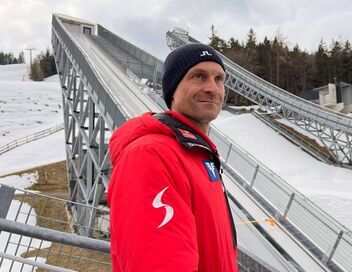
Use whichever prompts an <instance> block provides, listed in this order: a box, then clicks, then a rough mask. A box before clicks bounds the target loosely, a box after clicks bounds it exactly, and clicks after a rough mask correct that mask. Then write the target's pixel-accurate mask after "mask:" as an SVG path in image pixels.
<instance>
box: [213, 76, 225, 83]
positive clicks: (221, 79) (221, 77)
mask: <svg viewBox="0 0 352 272" xmlns="http://www.w3.org/2000/svg"><path fill="white" fill-rule="evenodd" d="M215 80H216V81H219V82H224V77H223V76H217V77H216V78H215Z"/></svg>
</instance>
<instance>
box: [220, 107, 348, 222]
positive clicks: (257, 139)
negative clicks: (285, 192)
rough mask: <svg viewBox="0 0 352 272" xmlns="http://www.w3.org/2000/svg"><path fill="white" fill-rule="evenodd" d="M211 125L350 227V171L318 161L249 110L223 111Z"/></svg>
mask: <svg viewBox="0 0 352 272" xmlns="http://www.w3.org/2000/svg"><path fill="white" fill-rule="evenodd" d="M214 125H215V126H216V127H217V128H218V129H220V130H222V131H223V132H224V133H225V134H226V135H227V136H229V137H230V138H232V139H233V140H234V141H235V142H236V143H237V144H238V145H240V146H241V147H242V148H244V149H245V150H246V151H248V152H249V153H250V154H252V155H253V156H254V157H255V158H257V159H258V160H259V161H261V162H262V163H263V164H264V165H266V166H267V167H268V168H269V169H271V170H272V171H273V172H275V173H277V174H278V175H279V176H281V177H282V178H283V179H284V180H285V181H287V182H288V183H289V184H290V185H292V186H293V187H294V188H296V189H297V190H298V191H300V192H301V193H302V194H304V195H306V196H307V197H309V198H310V199H311V200H312V201H313V202H315V203H316V204H317V205H318V206H319V207H320V208H322V209H323V210H325V211H326V212H328V213H329V214H330V215H331V216H332V217H334V218H336V219H337V220H338V221H339V222H340V223H342V224H345V225H346V226H347V227H348V228H349V229H352V171H351V170H348V169H344V168H340V167H335V166H330V165H327V164H324V163H322V162H319V161H317V160H316V159H314V158H313V157H311V156H310V155H308V154H307V153H305V152H303V151H302V150H301V149H300V148H299V147H297V146H295V145H293V144H292V143H291V142H289V141H288V140H286V139H285V138H284V137H282V136H280V135H279V134H278V133H276V132H275V131H274V130H272V129H270V128H269V127H267V126H266V125H265V124H264V123H262V122H260V121H259V120H258V119H257V118H255V117H254V116H252V115H251V114H242V115H235V116H234V115H232V114H231V113H229V112H225V111H224V112H222V113H221V114H220V116H219V118H218V119H217V120H216V121H214Z"/></svg>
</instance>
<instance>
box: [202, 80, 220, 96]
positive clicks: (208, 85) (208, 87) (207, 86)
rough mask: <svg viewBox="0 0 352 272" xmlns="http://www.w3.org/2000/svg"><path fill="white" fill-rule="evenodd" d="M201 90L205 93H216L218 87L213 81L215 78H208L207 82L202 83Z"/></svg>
mask: <svg viewBox="0 0 352 272" xmlns="http://www.w3.org/2000/svg"><path fill="white" fill-rule="evenodd" d="M203 89H204V91H205V92H209V93H216V92H217V91H218V89H219V86H218V84H217V82H216V81H215V78H208V80H206V81H205V82H204V86H203Z"/></svg>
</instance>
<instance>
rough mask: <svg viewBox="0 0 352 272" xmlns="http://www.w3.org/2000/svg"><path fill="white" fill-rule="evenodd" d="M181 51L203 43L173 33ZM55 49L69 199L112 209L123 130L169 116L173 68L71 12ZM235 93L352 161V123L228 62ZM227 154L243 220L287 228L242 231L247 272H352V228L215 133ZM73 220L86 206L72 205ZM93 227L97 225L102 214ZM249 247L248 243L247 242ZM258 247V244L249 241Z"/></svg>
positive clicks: (59, 20)
mask: <svg viewBox="0 0 352 272" xmlns="http://www.w3.org/2000/svg"><path fill="white" fill-rule="evenodd" d="M167 41H168V44H169V46H170V47H171V48H174V47H177V46H179V45H181V44H183V43H186V42H190V41H191V42H196V40H195V39H193V38H192V37H189V36H188V34H185V33H183V34H182V35H180V33H175V32H168V33H167ZM52 46H53V50H54V54H55V60H56V64H57V70H58V73H59V75H60V83H61V88H62V95H63V105H64V121H65V124H64V126H65V141H66V154H67V171H68V184H69V193H70V197H71V200H72V201H75V202H78V203H85V204H89V205H92V206H94V207H97V206H99V205H101V204H103V203H105V193H106V189H107V186H108V183H109V173H110V170H111V165H110V162H109V150H108V141H109V138H110V135H111V133H112V131H113V130H115V129H116V128H117V127H119V126H120V125H121V124H122V123H124V122H125V121H126V120H128V119H130V118H133V117H135V116H138V115H140V114H142V113H144V112H146V111H153V112H160V111H162V110H163V109H165V104H164V102H163V100H162V99H161V97H160V94H161V87H160V82H161V71H162V66H163V62H162V61H160V60H158V59H157V58H155V57H154V56H152V55H150V54H148V53H147V52H145V51H143V50H141V49H139V48H138V47H136V46H134V45H132V44H130V43H128V42H127V41H125V40H123V39H122V38H120V37H119V36H117V35H115V34H114V33H112V32H110V31H109V30H107V29H105V28H104V27H102V26H100V25H97V24H94V23H91V22H89V21H87V20H82V19H77V18H73V17H70V16H66V15H62V14H54V15H53V19H52ZM223 59H224V61H225V65H226V69H227V71H229V72H228V74H227V78H226V87H227V88H228V89H229V90H233V91H236V92H238V93H241V94H242V95H245V96H246V97H247V98H249V99H251V100H253V101H255V102H257V103H259V104H260V105H262V106H263V107H266V109H267V110H270V111H272V112H275V113H277V114H278V115H280V116H282V117H284V118H286V119H288V120H290V121H291V122H293V123H296V124H297V125H299V126H301V127H304V128H306V129H307V130H309V131H311V132H312V133H315V134H316V135H318V136H319V137H320V138H321V139H322V141H325V142H324V143H325V145H326V146H327V147H328V148H329V149H330V150H331V152H332V154H334V156H335V157H336V158H338V159H339V160H340V162H341V163H345V164H351V156H352V155H351V141H352V140H351V132H352V119H351V118H347V117H345V116H342V115H340V114H337V113H336V114H335V113H332V112H331V111H327V110H325V109H323V108H320V107H316V106H314V105H313V104H310V103H309V102H306V101H301V100H299V99H298V98H296V97H293V96H292V95H290V94H288V93H286V92H284V91H283V90H281V89H279V88H277V87H275V86H273V85H271V84H270V83H267V82H265V81H263V80H261V79H259V78H257V77H255V76H254V75H252V74H250V73H249V72H248V71H246V70H244V69H243V68H241V67H239V66H237V65H236V64H234V63H232V62H231V61H230V60H228V59H226V58H225V57H224V58H223ZM209 136H210V137H211V138H212V139H213V140H214V142H215V143H216V144H217V146H218V147H219V151H220V154H221V157H222V160H223V163H224V168H225V175H224V176H225V183H226V184H227V187H228V188H229V191H230V193H231V199H232V201H231V208H232V209H233V211H234V221H235V222H240V221H255V220H258V219H260V218H268V217H272V218H274V219H275V221H276V224H277V226H276V227H275V228H273V227H271V226H269V225H267V224H259V223H254V224H243V225H238V227H237V231H238V236H239V249H240V254H239V263H240V267H241V269H242V271H248V270H245V269H250V268H251V267H252V268H253V267H260V269H261V270H256V271H350V270H351V269H352V258H351V256H352V238H351V235H350V232H349V230H347V229H346V228H344V227H343V226H341V225H340V224H339V223H338V222H336V221H335V220H333V219H332V218H330V217H329V216H328V215H326V214H325V213H324V212H322V211H321V210H319V209H318V208H316V207H314V205H312V204H310V203H309V202H307V201H306V199H305V197H304V196H302V195H300V194H299V192H297V191H296V190H295V189H294V188H291V187H290V186H289V185H288V184H287V183H285V181H283V180H281V179H280V178H279V177H277V176H275V175H274V174H273V173H272V172H271V171H270V170H269V169H266V168H265V166H263V165H262V164H261V163H260V162H258V161H257V160H256V159H255V158H252V157H251V156H250V155H248V154H247V153H246V152H245V151H244V150H241V149H240V148H239V147H238V146H237V145H236V144H235V143H233V142H232V141H231V139H228V138H227V137H226V136H225V135H223V134H222V133H221V131H217V130H215V129H214V128H211V130H210V133H209ZM71 208H72V212H73V216H76V217H79V216H80V209H79V208H78V207H75V206H74V205H73V206H72V207H71ZM89 218H90V219H89V220H88V221H89V222H88V223H89V224H91V225H94V224H95V218H96V214H95V212H94V209H92V212H91V214H90V215H89ZM246 241H247V242H246ZM248 241H251V242H248Z"/></svg>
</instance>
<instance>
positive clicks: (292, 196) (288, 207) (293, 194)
mask: <svg viewBox="0 0 352 272" xmlns="http://www.w3.org/2000/svg"><path fill="white" fill-rule="evenodd" d="M294 198H295V193H292V194H291V197H290V200H289V201H288V204H287V207H286V209H285V212H284V215H283V218H286V216H287V213H288V210H289V209H290V208H291V205H292V202H293V199H294Z"/></svg>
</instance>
